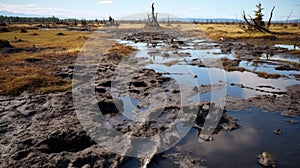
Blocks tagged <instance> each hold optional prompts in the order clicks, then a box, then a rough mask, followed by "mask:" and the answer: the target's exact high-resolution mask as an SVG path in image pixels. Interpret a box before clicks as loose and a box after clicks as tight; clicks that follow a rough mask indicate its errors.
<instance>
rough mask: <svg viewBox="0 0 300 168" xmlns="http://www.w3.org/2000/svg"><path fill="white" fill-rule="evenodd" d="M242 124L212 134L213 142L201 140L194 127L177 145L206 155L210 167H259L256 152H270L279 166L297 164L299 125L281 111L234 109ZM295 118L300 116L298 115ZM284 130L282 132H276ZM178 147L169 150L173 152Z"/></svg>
mask: <svg viewBox="0 0 300 168" xmlns="http://www.w3.org/2000/svg"><path fill="white" fill-rule="evenodd" d="M229 115H231V116H233V117H234V118H237V119H239V124H240V125H241V128H240V129H238V130H235V131H232V132H225V131H222V132H220V133H219V134H217V135H213V137H214V141H212V142H204V143H201V144H200V143H199V142H198V138H197V135H198V131H196V130H195V129H193V130H191V132H190V133H189V135H188V136H186V137H185V138H184V139H183V140H182V141H181V142H180V143H179V144H178V146H181V147H182V150H183V151H182V152H183V153H184V152H191V153H192V155H193V156H194V157H195V158H200V159H206V160H207V165H208V167H257V166H259V165H258V162H257V157H256V156H257V155H258V154H260V153H261V152H263V151H269V152H271V153H272V154H273V155H274V156H275V158H277V160H278V161H279V167H297V166H298V165H299V156H300V134H299V133H298V130H299V129H300V125H294V124H291V123H288V122H286V121H285V119H288V118H284V117H282V116H281V115H280V114H271V113H263V112H262V111H261V110H259V109H248V110H244V111H232V112H229ZM296 119H298V120H299V119H300V118H299V117H297V118H296ZM278 128H280V129H281V130H283V135H276V134H274V133H273V131H274V130H275V129H278ZM174 149H175V147H174V148H173V149H171V150H169V151H167V153H169V152H170V153H172V151H173V150H174Z"/></svg>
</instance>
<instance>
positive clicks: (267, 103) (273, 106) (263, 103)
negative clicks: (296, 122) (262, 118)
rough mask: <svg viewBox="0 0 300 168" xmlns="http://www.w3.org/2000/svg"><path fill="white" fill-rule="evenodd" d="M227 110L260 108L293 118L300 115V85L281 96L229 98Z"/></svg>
mask: <svg viewBox="0 0 300 168" xmlns="http://www.w3.org/2000/svg"><path fill="white" fill-rule="evenodd" d="M226 107H227V109H243V108H249V107H258V108H262V109H265V110H268V111H274V112H281V113H282V115H284V116H288V117H293V116H299V115H300V85H294V86H290V87H288V88H287V91H286V93H284V94H281V96H274V95H263V96H257V97H254V98H249V99H238V98H234V97H227V99H226Z"/></svg>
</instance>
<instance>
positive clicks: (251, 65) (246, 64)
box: [239, 61, 300, 78]
mask: <svg viewBox="0 0 300 168" xmlns="http://www.w3.org/2000/svg"><path fill="white" fill-rule="evenodd" d="M239 67H242V68H245V69H247V70H250V71H256V72H266V73H269V74H280V75H283V76H286V77H288V78H294V75H295V74H300V72H299V71H295V70H276V67H279V66H278V65H276V63H275V64H274V63H272V62H261V63H260V62H253V61H241V62H240V65H239Z"/></svg>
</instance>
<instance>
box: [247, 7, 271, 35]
mask: <svg viewBox="0 0 300 168" xmlns="http://www.w3.org/2000/svg"><path fill="white" fill-rule="evenodd" d="M256 8H257V10H256V11H254V12H255V17H254V18H252V17H251V16H248V17H247V16H246V13H245V11H243V13H242V17H243V19H244V21H245V23H246V25H242V26H241V28H242V29H243V30H245V31H247V32H249V31H250V32H252V31H260V32H265V33H274V32H272V31H270V30H269V27H270V25H271V20H272V17H273V12H274V9H275V6H274V7H273V8H272V10H271V13H270V17H269V20H268V23H267V26H266V25H265V22H264V21H263V14H262V10H263V8H262V5H261V3H258V4H257V5H256Z"/></svg>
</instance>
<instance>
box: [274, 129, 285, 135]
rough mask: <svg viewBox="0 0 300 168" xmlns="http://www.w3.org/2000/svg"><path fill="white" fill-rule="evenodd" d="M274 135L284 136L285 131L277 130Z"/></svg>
mask: <svg viewBox="0 0 300 168" xmlns="http://www.w3.org/2000/svg"><path fill="white" fill-rule="evenodd" d="M274 133H275V134H277V135H282V134H283V131H282V130H281V129H276V130H274Z"/></svg>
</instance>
